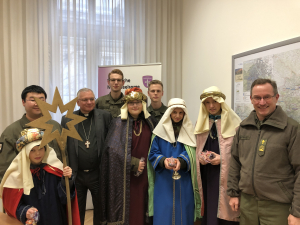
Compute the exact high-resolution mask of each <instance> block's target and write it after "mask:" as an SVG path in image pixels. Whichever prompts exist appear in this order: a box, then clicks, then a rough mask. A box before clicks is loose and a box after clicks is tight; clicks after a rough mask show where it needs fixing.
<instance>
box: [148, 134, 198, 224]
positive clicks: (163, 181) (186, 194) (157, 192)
mask: <svg viewBox="0 0 300 225" xmlns="http://www.w3.org/2000/svg"><path fill="white" fill-rule="evenodd" d="M164 156H165V157H167V158H170V157H171V156H173V158H177V157H180V158H182V159H183V160H185V162H186V163H187V168H186V169H185V170H181V169H180V170H179V171H178V172H179V174H180V175H181V178H180V179H179V180H173V179H172V174H173V170H168V169H165V168H162V167H160V166H159V165H158V163H159V161H160V160H161V159H162V157H164ZM148 159H149V161H150V162H151V164H152V166H153V168H154V170H155V183H154V202H153V204H154V215H153V224H154V225H160V224H164V225H168V224H170V225H171V224H184V225H192V224H194V207H195V205H194V191H193V185H192V179H191V163H190V158H189V156H188V153H187V152H186V150H185V147H184V145H183V144H182V143H180V142H177V145H176V146H175V147H174V146H173V144H171V143H169V142H167V141H165V140H163V139H162V138H160V137H158V136H156V137H155V138H154V139H153V142H152V146H151V150H150V153H149V156H148Z"/></svg>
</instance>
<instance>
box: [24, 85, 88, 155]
mask: <svg viewBox="0 0 300 225" xmlns="http://www.w3.org/2000/svg"><path fill="white" fill-rule="evenodd" d="M34 99H35V101H36V103H37V105H38V106H39V108H40V109H41V111H42V114H43V116H42V117H40V118H39V119H36V120H34V121H32V122H30V123H28V124H26V125H28V126H31V127H36V128H41V129H45V131H44V132H45V133H44V136H43V139H42V142H41V144H40V148H42V147H44V146H45V145H46V144H48V143H49V142H50V141H52V140H54V139H56V140H57V143H58V145H59V148H60V150H61V151H64V150H65V147H66V141H67V137H68V136H69V137H72V138H75V139H78V140H80V141H82V139H81V137H80V135H79V134H78V133H77V131H76V129H75V127H74V125H76V124H78V123H80V122H82V121H83V120H85V119H86V118H84V117H83V116H78V115H75V114H73V111H74V108H75V104H76V102H77V97H76V98H74V99H73V100H72V101H70V102H69V103H67V104H66V105H64V104H63V101H62V99H61V96H60V94H59V91H58V89H57V87H56V89H55V93H54V96H53V101H52V105H50V104H48V103H47V102H45V101H42V100H40V99H38V98H34ZM57 106H58V107H59V109H60V112H61V113H64V112H65V111H68V112H67V114H66V117H67V118H69V119H72V120H71V121H69V122H68V123H67V124H66V125H67V126H68V128H69V130H68V129H65V128H63V129H62V132H61V134H60V133H59V131H58V130H55V131H54V132H52V129H53V125H52V124H47V123H46V122H48V121H49V120H50V119H52V117H51V115H50V113H49V111H51V112H53V113H56V110H57ZM51 132H52V133H51Z"/></svg>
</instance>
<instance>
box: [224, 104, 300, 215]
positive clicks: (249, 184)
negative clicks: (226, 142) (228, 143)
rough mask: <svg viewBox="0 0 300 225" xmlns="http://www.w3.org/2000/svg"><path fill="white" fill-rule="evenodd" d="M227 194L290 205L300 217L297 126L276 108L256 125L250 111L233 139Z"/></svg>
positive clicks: (299, 162)
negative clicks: (242, 195) (243, 194)
mask: <svg viewBox="0 0 300 225" xmlns="http://www.w3.org/2000/svg"><path fill="white" fill-rule="evenodd" d="M231 154H232V157H231V161H230V168H229V174H228V182H227V185H228V189H227V194H228V195H229V196H231V197H238V196H240V194H241V192H243V193H246V194H250V195H253V196H256V197H257V198H258V199H261V200H273V201H276V202H281V203H291V208H290V213H291V214H292V215H294V216H296V217H300V177H299V171H300V127H299V124H298V122H297V121H295V120H293V119H291V118H289V117H288V116H287V115H286V113H285V112H284V111H283V110H282V108H281V107H280V106H277V108H276V109H275V111H274V112H273V113H272V115H271V116H270V117H269V118H268V119H267V120H266V121H264V122H263V123H262V124H261V125H258V123H257V120H256V112H255V111H252V112H251V113H250V115H249V117H248V118H246V119H245V120H244V121H242V123H241V125H240V127H239V129H238V130H237V132H236V135H235V137H234V140H233V144H232V148H231Z"/></svg>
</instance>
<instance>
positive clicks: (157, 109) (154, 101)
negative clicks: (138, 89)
mask: <svg viewBox="0 0 300 225" xmlns="http://www.w3.org/2000/svg"><path fill="white" fill-rule="evenodd" d="M163 95H164V90H163V83H162V82H161V81H160V80H152V81H151V82H150V83H149V85H148V96H149V97H150V99H151V103H150V105H149V106H148V108H147V111H148V112H149V113H150V114H151V116H153V117H154V118H155V119H156V120H157V123H158V122H159V121H160V119H161V118H162V116H163V115H164V113H165V111H166V110H167V109H168V107H167V106H165V105H164V104H163V103H162V102H161V98H162V96H163Z"/></svg>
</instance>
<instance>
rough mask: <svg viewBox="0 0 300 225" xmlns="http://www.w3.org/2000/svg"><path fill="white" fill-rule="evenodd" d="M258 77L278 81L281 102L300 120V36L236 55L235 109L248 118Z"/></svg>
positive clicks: (288, 111) (234, 76) (234, 80)
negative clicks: (254, 83)
mask: <svg viewBox="0 0 300 225" xmlns="http://www.w3.org/2000/svg"><path fill="white" fill-rule="evenodd" d="M257 78H269V79H272V80H275V81H276V83H277V87H278V93H279V99H278V103H277V104H278V105H280V106H281V107H282V108H283V110H284V111H285V112H286V113H287V114H288V116H290V117H291V118H293V119H295V120H297V121H298V122H300V38H294V39H291V40H288V41H284V42H280V43H277V44H273V45H270V46H266V47H263V48H259V49H255V50H252V51H249V52H245V53H241V54H238V55H234V56H233V101H232V102H233V109H234V111H235V112H236V113H237V114H238V115H239V116H240V117H241V119H242V120H243V119H245V118H246V117H247V116H248V115H249V113H250V112H251V111H252V110H253V106H252V104H251V101H250V89H251V84H252V82H253V81H254V80H256V79H257Z"/></svg>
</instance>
